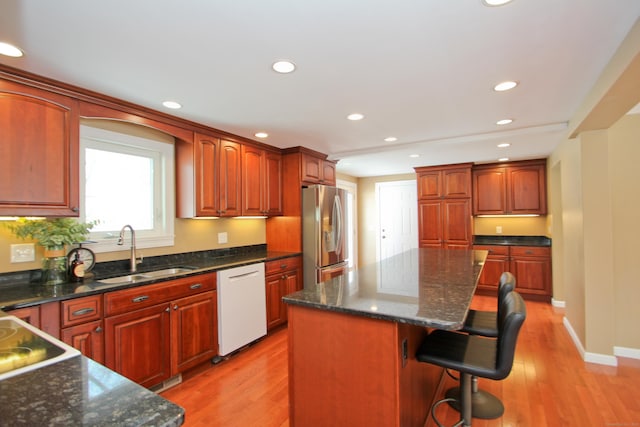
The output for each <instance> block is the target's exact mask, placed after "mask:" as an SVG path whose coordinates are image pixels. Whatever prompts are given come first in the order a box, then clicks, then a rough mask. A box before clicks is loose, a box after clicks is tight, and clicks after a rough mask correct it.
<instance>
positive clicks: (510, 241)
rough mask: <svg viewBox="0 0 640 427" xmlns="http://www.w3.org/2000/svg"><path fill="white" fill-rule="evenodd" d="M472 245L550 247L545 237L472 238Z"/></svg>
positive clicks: (549, 240) (549, 241)
mask: <svg viewBox="0 0 640 427" xmlns="http://www.w3.org/2000/svg"><path fill="white" fill-rule="evenodd" d="M473 244H474V245H505V246H551V239H550V238H549V237H546V236H473Z"/></svg>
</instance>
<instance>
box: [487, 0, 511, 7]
mask: <svg viewBox="0 0 640 427" xmlns="http://www.w3.org/2000/svg"><path fill="white" fill-rule="evenodd" d="M512 1H513V0H482V4H484V5H485V6H502V5H505V4H507V3H511V2H512Z"/></svg>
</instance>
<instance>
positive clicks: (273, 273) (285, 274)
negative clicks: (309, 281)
mask: <svg viewBox="0 0 640 427" xmlns="http://www.w3.org/2000/svg"><path fill="white" fill-rule="evenodd" d="M301 268H302V260H301V258H300V257H291V258H285V259H281V260H277V261H270V262H267V263H266V264H265V286H266V295H267V330H270V329H273V328H275V327H277V326H280V325H282V324H284V323H286V321H287V307H286V304H285V303H284V302H282V297H283V296H285V295H288V294H290V293H293V292H295V291H298V290H300V289H302V271H301Z"/></svg>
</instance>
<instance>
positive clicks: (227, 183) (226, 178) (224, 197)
mask: <svg viewBox="0 0 640 427" xmlns="http://www.w3.org/2000/svg"><path fill="white" fill-rule="evenodd" d="M240 171H241V153H240V144H238V143H236V142H231V141H225V140H224V139H223V140H221V141H220V193H219V194H220V216H238V215H240V214H241V213H242V208H241V201H242V191H241V190H242V184H241V182H242V180H241V173H240Z"/></svg>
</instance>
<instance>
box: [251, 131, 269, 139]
mask: <svg viewBox="0 0 640 427" xmlns="http://www.w3.org/2000/svg"><path fill="white" fill-rule="evenodd" d="M254 136H255V137H256V138H267V137H268V136H269V134H268V133H266V132H256V133H255V134H254Z"/></svg>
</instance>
